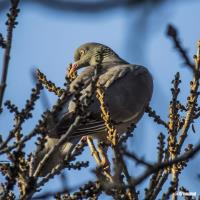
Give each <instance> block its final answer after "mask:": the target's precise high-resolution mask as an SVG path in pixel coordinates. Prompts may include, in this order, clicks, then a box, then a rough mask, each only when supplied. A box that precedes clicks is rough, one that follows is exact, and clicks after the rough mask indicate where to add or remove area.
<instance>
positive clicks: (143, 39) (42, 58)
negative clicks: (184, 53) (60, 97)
mask: <svg viewBox="0 0 200 200" xmlns="http://www.w3.org/2000/svg"><path fill="white" fill-rule="evenodd" d="M148 8H150V5H146V7H145V8H144V7H143V8H140V7H137V8H134V9H133V8H128V9H120V8H118V9H115V10H113V11H108V12H104V13H102V14H100V13H99V14H77V13H71V12H69V13H63V12H62V13H58V12H55V13H54V12H53V11H52V10H51V11H49V10H48V9H44V8H41V7H39V6H36V5H32V4H26V5H23V6H21V12H20V14H19V18H18V22H19V25H18V26H17V28H16V29H15V30H14V38H13V47H12V52H11V62H10V68H9V74H8V86H7V88H6V94H5V99H11V100H12V101H13V102H14V103H15V104H16V105H18V106H19V107H20V108H22V107H23V105H24V103H25V100H26V99H27V97H28V96H29V94H30V89H31V88H32V87H33V81H32V79H31V70H32V69H34V68H36V67H37V68H39V69H40V70H41V71H42V72H44V73H45V74H46V76H47V77H48V78H49V79H50V80H52V81H53V82H55V83H56V84H57V85H59V86H62V84H63V81H64V73H65V71H66V66H67V65H68V64H69V63H70V62H72V61H73V52H74V50H75V49H76V48H77V47H78V46H79V45H80V44H82V43H85V42H89V41H94V42H100V43H103V44H106V45H108V46H110V47H111V48H113V49H114V50H115V51H116V52H117V53H118V54H119V55H120V56H121V57H122V58H124V59H125V60H127V61H129V62H130V63H133V64H141V65H145V66H147V67H148V69H149V70H150V71H151V73H152V74H153V77H154V94H153V98H152V102H151V105H152V107H153V108H155V110H157V111H158V113H159V114H160V115H161V116H162V117H163V118H164V119H166V118H167V112H168V103H169V101H170V97H171V96H170V87H171V80H172V78H173V76H174V74H175V73H176V72H177V71H180V72H181V78H182V84H181V86H182V87H181V88H182V90H181V93H180V99H181V100H182V101H183V102H186V98H185V97H186V95H187V93H188V91H189V84H188V83H189V81H190V79H191V72H190V71H189V70H188V69H187V68H186V67H184V65H183V64H182V60H181V59H180V57H179V55H178V54H177V52H176V51H175V50H174V48H173V44H172V42H171V41H170V40H169V38H167V37H166V36H165V32H166V27H167V24H168V23H172V24H174V25H175V26H176V27H177V28H178V30H179V33H180V37H181V39H182V41H183V44H184V46H185V47H187V48H188V53H189V55H190V57H191V58H192V56H193V54H195V52H196V42H197V40H198V39H199V36H200V29H199V26H198V19H199V18H200V13H199V8H200V2H199V1H195V0H193V1H171V0H168V1H166V3H165V4H163V5H162V6H161V7H159V8H157V9H149V10H147V9H148ZM143 15H148V17H147V19H146V20H145V21H143V20H141V16H143ZM5 21H6V17H5V12H1V13H0V27H1V28H0V31H1V32H3V33H5V30H6V29H5V26H4V22H5ZM143 23H145V24H148V26H147V28H144V27H143V26H142V24H143ZM2 52H3V51H2V50H0V60H2ZM0 66H1V65H0ZM46 94H47V93H46ZM47 95H48V97H49V101H50V103H51V104H53V102H54V101H55V99H56V98H55V96H54V95H52V94H47ZM43 109H44V108H43V106H42V105H41V103H40V102H38V104H37V109H36V111H34V116H35V117H34V119H33V120H32V121H31V120H29V121H28V122H27V123H26V124H25V127H24V132H28V131H30V130H31V128H32V127H33V125H34V123H33V122H36V120H37V119H38V117H39V116H40V113H41V112H42V110H43ZM11 122H12V117H11V116H10V114H8V113H7V112H4V113H3V114H2V115H1V116H0V123H1V133H7V131H8V130H9V129H10V128H11V124H12V123H11ZM197 130H198V128H197ZM160 131H162V127H159V126H157V125H155V124H153V122H152V120H151V119H149V118H148V117H147V116H146V115H145V116H144V118H143V119H142V120H141V121H140V122H139V124H138V128H137V130H136V132H135V135H134V137H133V139H132V140H131V141H129V146H130V149H131V150H135V151H137V152H139V155H141V156H145V158H146V159H147V160H151V161H153V160H155V159H156V148H155V145H156V142H157V141H156V138H157V136H158V134H159V132H160ZM197 132H198V131H197ZM165 134H166V133H165ZM189 138H190V141H189V142H191V143H195V142H197V141H198V139H199V135H198V133H197V134H196V135H193V134H191V135H190V136H189ZM32 148H33V146H32V145H30V147H29V148H28V149H27V151H30V150H32ZM83 159H89V160H90V161H91V166H95V164H94V162H93V159H91V156H90V153H89V152H88V151H86V152H85V154H84V156H83ZM198 166H199V159H196V160H195V161H192V162H191V163H190V164H189V165H188V168H187V169H186V170H185V171H184V173H183V174H182V175H181V176H183V179H182V180H183V181H182V185H184V186H185V187H188V189H189V190H190V191H191V192H197V193H198V194H200V189H199V187H198V186H199V181H198V180H197V178H196V173H197V172H198ZM129 170H130V173H131V174H134V175H136V174H138V173H140V172H141V169H135V168H133V165H131V164H129ZM68 174H69V177H68V184H69V185H76V184H78V185H79V184H80V183H83V182H84V181H85V180H89V179H90V178H91V177H92V173H91V172H90V171H89V170H88V169H86V170H84V172H83V173H81V172H77V171H73V172H71V171H70V173H68ZM59 187H60V179H59V178H57V180H56V182H53V181H52V182H50V183H49V184H48V186H47V187H46V190H49V189H51V190H52V188H53V189H55V190H56V189H57V188H59ZM142 187H144V185H142Z"/></svg>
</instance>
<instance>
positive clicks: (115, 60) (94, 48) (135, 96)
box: [34, 43, 153, 176]
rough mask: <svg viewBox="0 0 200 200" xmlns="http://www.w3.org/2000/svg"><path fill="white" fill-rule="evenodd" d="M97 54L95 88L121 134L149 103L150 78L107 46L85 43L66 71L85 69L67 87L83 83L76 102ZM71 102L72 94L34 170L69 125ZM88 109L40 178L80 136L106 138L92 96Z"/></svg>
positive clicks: (88, 80)
mask: <svg viewBox="0 0 200 200" xmlns="http://www.w3.org/2000/svg"><path fill="white" fill-rule="evenodd" d="M99 55H100V56H101V58H102V60H101V65H100V67H101V70H100V74H99V79H98V81H97V85H98V84H100V85H102V86H103V87H104V89H105V103H106V105H108V109H109V112H110V116H111V119H112V120H113V122H114V125H115V128H116V130H117V132H118V133H119V134H121V133H124V132H125V131H127V128H128V127H130V125H131V124H132V123H137V122H138V120H139V119H140V118H141V117H142V115H143V113H144V110H145V107H146V106H147V105H148V104H149V101H150V99H151V96H152V92H153V80H152V76H151V74H150V72H149V71H148V70H147V69H146V68H145V67H143V66H140V65H132V64H129V63H128V62H126V61H125V60H123V59H121V58H120V57H119V56H118V55H117V54H116V53H115V52H114V51H113V50H112V49H111V48H109V47H108V46H105V45H103V44H99V43H86V44H83V45H81V46H80V47H79V48H78V49H77V50H76V51H75V54H74V61H75V62H74V64H73V65H72V68H71V70H70V72H69V73H70V74H72V73H73V72H74V71H76V70H78V69H80V68H85V69H84V70H83V71H82V72H81V73H80V74H79V75H78V76H77V78H76V79H75V80H73V81H72V82H71V83H70V86H69V91H70V92H71V93H72V94H73V93H75V92H76V88H77V85H78V84H79V83H80V82H81V83H83V87H82V90H81V92H80V93H81V95H80V97H79V98H80V99H83V98H84V96H85V95H86V94H87V91H89V90H90V87H91V82H92V77H93V76H94V71H95V66H96V58H97V56H99ZM72 99H73V95H72V98H71V99H70V100H68V101H67V102H66V104H64V105H63V108H62V110H61V111H60V113H58V115H57V119H56V120H57V121H60V123H58V124H59V125H58V126H57V127H56V128H55V129H53V131H49V133H48V134H47V135H48V136H47V138H46V139H47V142H46V144H45V147H44V149H43V150H42V151H40V152H39V153H38V154H37V155H36V160H35V166H34V168H37V165H38V163H39V162H40V160H41V159H42V158H43V157H44V155H45V154H46V153H47V152H48V151H49V150H50V149H51V148H52V147H53V146H54V145H55V144H56V143H57V142H58V140H59V138H60V137H61V135H62V134H65V132H66V131H67V130H68V128H69V125H70V124H71V123H72V122H73V120H72V118H71V116H72V114H73V113H74V112H75V110H76V103H75V102H74V101H73V100H72ZM88 110H89V111H90V118H88V120H87V119H86V122H85V123H80V124H79V125H78V127H77V128H76V130H75V131H74V132H73V133H72V134H71V135H69V138H68V140H67V141H66V143H65V144H64V145H63V146H62V147H61V148H60V149H59V150H58V151H56V152H55V153H54V154H53V155H51V157H50V159H49V160H48V162H46V165H45V166H44V167H43V169H42V171H41V173H40V175H41V176H44V175H46V174H47V173H49V172H50V171H51V170H52V169H53V168H54V167H55V166H56V165H57V164H59V163H60V162H62V161H63V160H64V159H65V158H66V156H68V155H69V154H70V152H71V151H72V149H73V148H74V146H75V145H76V144H77V143H78V142H79V140H80V139H81V137H82V136H86V135H94V136H97V137H98V138H103V137H106V134H107V132H106V127H105V124H104V121H103V120H102V118H101V110H100V107H99V101H98V99H97V98H96V97H95V94H94V95H93V102H92V103H91V104H90V105H89V108H88Z"/></svg>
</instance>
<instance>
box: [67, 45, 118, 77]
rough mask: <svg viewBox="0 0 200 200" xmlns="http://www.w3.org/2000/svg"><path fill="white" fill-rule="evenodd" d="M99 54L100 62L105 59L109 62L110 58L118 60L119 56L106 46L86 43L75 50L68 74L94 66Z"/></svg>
mask: <svg viewBox="0 0 200 200" xmlns="http://www.w3.org/2000/svg"><path fill="white" fill-rule="evenodd" d="M99 54H100V55H101V57H102V62H104V61H105V60H106V59H107V60H109V58H111V57H116V58H118V59H119V56H118V55H117V54H116V53H115V52H114V51H113V50H112V49H111V48H109V47H108V46H106V45H103V44H100V43H94V42H91V43H86V44H83V45H81V46H80V47H79V48H78V49H76V51H75V53H74V63H73V64H72V68H71V70H70V74H72V73H73V72H74V71H76V70H78V69H80V68H83V67H87V66H93V65H95V64H96V58H97V56H98V55H99Z"/></svg>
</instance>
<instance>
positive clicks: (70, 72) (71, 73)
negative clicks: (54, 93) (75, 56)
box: [69, 62, 78, 76]
mask: <svg viewBox="0 0 200 200" xmlns="http://www.w3.org/2000/svg"><path fill="white" fill-rule="evenodd" d="M77 68H78V65H77V63H76V62H75V63H73V64H72V67H71V69H70V71H69V76H73V74H74V72H75V71H76V70H77Z"/></svg>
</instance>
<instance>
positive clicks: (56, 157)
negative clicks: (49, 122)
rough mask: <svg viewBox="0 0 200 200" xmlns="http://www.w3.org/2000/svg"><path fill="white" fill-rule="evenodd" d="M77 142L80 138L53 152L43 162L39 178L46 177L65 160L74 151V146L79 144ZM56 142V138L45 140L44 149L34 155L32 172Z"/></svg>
mask: <svg viewBox="0 0 200 200" xmlns="http://www.w3.org/2000/svg"><path fill="white" fill-rule="evenodd" d="M79 140H80V138H76V139H73V140H71V141H69V142H66V143H65V144H63V145H62V146H61V147H60V148H59V150H57V151H55V152H54V153H53V154H52V155H51V156H50V157H49V158H48V160H47V161H46V162H45V165H44V166H43V167H42V169H41V171H40V173H39V176H42V177H44V176H46V175H47V174H48V173H50V172H51V171H52V170H53V168H55V167H56V166H57V165H58V164H60V163H62V162H63V161H64V160H67V159H68V158H69V156H70V154H71V152H72V150H73V149H74V147H75V146H76V144H77V143H78V142H79ZM58 141H59V139H56V138H47V142H46V144H45V146H44V148H43V149H42V150H41V151H39V152H38V153H37V154H36V155H35V160H34V166H33V171H34V172H35V171H36V170H37V167H38V166H39V163H40V162H41V161H42V159H43V158H44V156H45V155H46V154H47V153H48V152H49V151H50V150H51V148H53V146H54V145H55V144H56V143H57V142H58Z"/></svg>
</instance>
